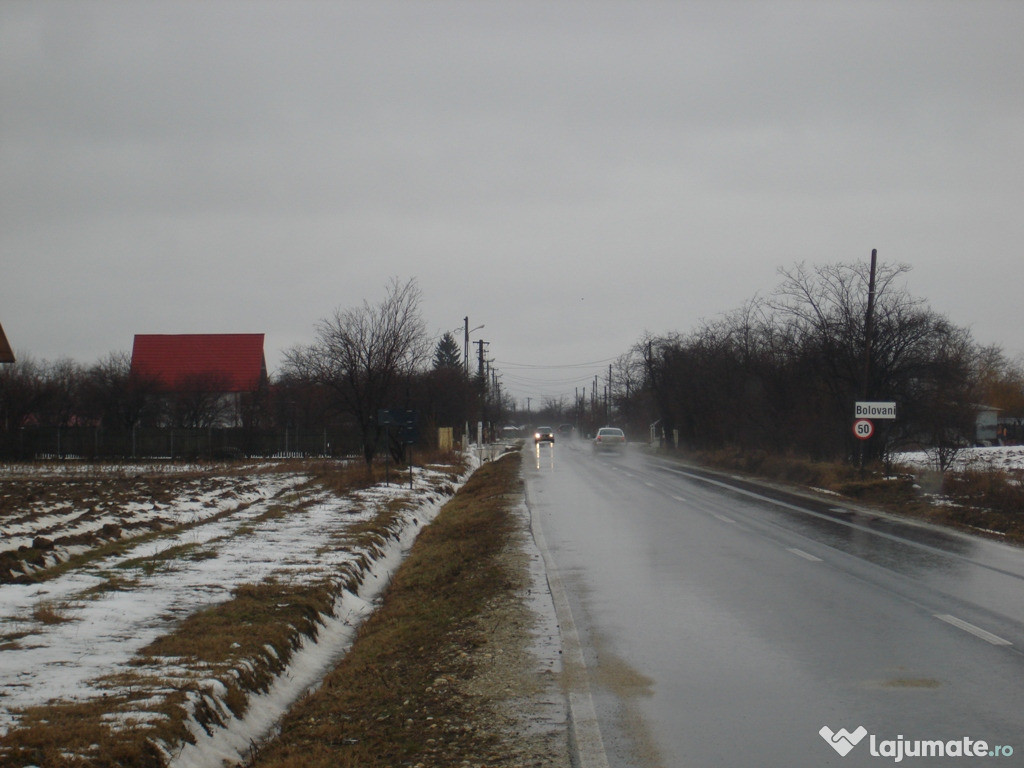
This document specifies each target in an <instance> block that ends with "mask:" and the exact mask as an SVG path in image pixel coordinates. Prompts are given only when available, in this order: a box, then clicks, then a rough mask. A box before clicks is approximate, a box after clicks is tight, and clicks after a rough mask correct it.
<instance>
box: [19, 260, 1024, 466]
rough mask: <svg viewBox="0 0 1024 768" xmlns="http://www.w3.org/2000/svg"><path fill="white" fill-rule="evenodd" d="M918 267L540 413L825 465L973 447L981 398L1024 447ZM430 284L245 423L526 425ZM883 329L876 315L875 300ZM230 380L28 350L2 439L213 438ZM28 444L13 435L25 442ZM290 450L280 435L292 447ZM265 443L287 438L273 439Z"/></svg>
mask: <svg viewBox="0 0 1024 768" xmlns="http://www.w3.org/2000/svg"><path fill="white" fill-rule="evenodd" d="M908 269H909V268H908V267H907V266H905V265H887V264H882V265H880V266H879V267H878V269H877V272H876V274H875V276H874V277H875V282H874V291H873V292H872V291H871V290H870V288H871V275H870V274H869V267H868V265H866V264H830V265H820V266H807V265H805V264H798V265H796V266H794V267H792V268H789V269H784V270H780V275H781V282H780V284H779V285H778V286H777V287H776V288H775V289H774V290H773V291H772V292H770V293H768V294H767V295H764V296H757V297H754V298H753V299H751V300H749V301H748V302H746V303H745V304H744V305H743V306H741V307H740V308H739V309H737V310H734V311H732V312H729V313H727V314H724V315H722V316H720V317H718V318H715V319H713V320H708V321H705V322H702V323H701V324H700V325H699V326H698V327H696V328H695V329H693V330H691V331H689V332H671V333H666V334H662V335H651V334H648V335H646V336H644V337H642V338H641V339H640V340H639V341H638V342H637V343H636V344H635V345H634V346H633V348H632V349H630V350H628V351H627V352H625V353H624V354H623V355H621V356H620V357H619V358H618V360H617V361H616V362H615V363H614V364H613V365H612V366H610V367H609V370H608V375H607V379H606V381H605V386H604V391H603V396H602V395H601V393H599V391H598V388H597V387H594V388H593V389H592V391H591V392H590V397H589V398H588V399H586V400H584V399H582V398H580V399H579V400H577V401H575V402H571V399H570V400H567V399H566V398H558V399H556V398H552V399H549V400H547V401H545V403H544V406H543V409H542V410H541V413H540V414H538V418H541V419H548V420H550V421H551V422H552V423H562V422H564V421H571V422H573V423H575V424H576V425H577V426H578V427H580V428H581V429H583V428H586V429H590V428H596V427H597V426H600V425H603V424H605V423H617V424H619V425H621V426H624V427H626V428H627V429H628V431H629V432H630V434H631V436H632V437H633V439H636V438H638V437H640V436H641V435H644V434H645V433H646V432H647V430H648V429H650V428H651V427H653V429H654V431H655V432H657V433H658V434H661V435H664V436H666V437H667V438H668V439H669V440H670V441H672V442H673V443H674V441H675V440H676V439H678V441H679V443H680V444H681V445H683V446H685V447H688V448H693V449H718V448H727V447H730V448H731V447H735V448H740V449H743V450H765V451H771V452H779V453H786V452H790V453H797V454H800V455H804V456H808V457H811V458H816V459H829V460H835V459H843V458H850V457H852V456H854V455H855V453H857V452H858V451H861V452H863V453H864V454H866V458H868V459H871V458H877V457H878V456H881V455H882V454H883V453H885V452H886V451H887V450H891V449H895V448H900V447H906V446H912V445H922V446H929V447H940V448H941V447H943V446H947V447H950V448H955V447H956V446H958V445H962V444H963V443H964V442H965V441H970V440H971V439H972V437H973V434H974V421H975V417H976V414H977V412H978V408H979V406H981V405H985V406H992V407H996V408H999V409H1000V412H1001V414H1002V415H1003V416H1004V417H1005V418H1007V419H1009V420H1010V421H1011V423H1012V424H1013V425H1015V426H1014V428H1015V429H1016V431H1017V435H1016V436H1017V438H1018V439H1019V438H1020V436H1021V435H1020V431H1021V430H1022V428H1024V366H1022V365H1021V363H1020V361H1011V360H1008V359H1007V357H1006V355H1005V354H1004V353H1003V352H1002V350H1000V349H999V348H998V347H992V346H987V347H986V346H981V345H978V344H977V343H976V342H975V341H974V340H973V339H972V337H971V334H970V332H969V331H967V330H966V329H964V328H960V327H957V326H956V325H954V324H953V323H951V322H950V321H949V320H948V318H946V317H945V316H943V315H941V314H939V313H938V312H936V311H934V310H932V309H931V308H930V307H929V306H928V304H927V303H926V302H925V301H924V300H922V299H920V298H917V297H914V296H913V295H911V294H910V293H909V291H908V290H907V289H906V287H905V285H904V284H903V277H904V275H905V274H906V273H907V271H908ZM421 300H422V296H421V293H420V290H419V288H418V286H417V284H416V282H415V280H409V281H406V282H401V281H399V280H397V279H395V280H392V281H391V282H390V283H389V285H388V287H387V290H386V293H385V296H384V298H383V299H382V300H381V301H380V302H378V303H370V302H368V301H364V302H363V304H362V305H360V306H357V307H353V308H348V309H339V310H337V311H336V312H335V313H334V314H333V315H331V316H330V317H328V318H325V319H323V320H321V321H320V322H319V323H318V324H317V325H316V327H315V329H314V336H313V339H312V341H311V342H310V343H308V344H302V345H297V346H295V347H293V348H291V349H289V350H287V351H286V353H285V355H284V364H283V366H282V368H281V371H280V372H279V373H278V374H277V375H276V376H275V377H274V378H273V379H272V380H271V381H270V382H269V386H267V387H266V388H264V389H263V390H261V391H257V392H251V393H245V394H244V395H243V396H242V397H241V398H240V401H238V402H235V403H234V404H233V407H234V412H235V415H236V418H240V419H241V424H240V426H241V427H242V428H243V429H245V430H263V431H266V430H277V431H279V432H281V433H282V434H283V436H284V438H283V439H284V442H285V444H286V445H287V444H288V441H289V435H297V434H306V435H309V434H312V433H317V434H319V433H321V432H322V433H323V435H324V437H323V440H322V441H321V442H322V444H323V448H324V450H325V451H327V450H328V442H329V441H328V439H327V434H328V431H329V430H330V431H331V432H332V433H334V434H348V435H351V436H352V439H351V440H347V441H341V442H340V443H338V442H337V441H336V442H335V446H334V448H333V450H340V449H341V445H342V444H344V446H345V448H346V449H348V448H349V447H351V446H355V447H356V449H357V450H358V451H359V452H360V453H361V454H362V456H363V458H364V459H365V460H366V461H367V462H369V461H372V460H373V457H374V456H375V455H377V454H378V453H379V452H380V451H381V450H382V449H383V450H389V451H391V452H392V453H393V454H394V455H395V457H396V459H402V458H403V453H404V445H405V443H406V441H407V440H408V439H410V435H409V434H408V433H402V432H401V431H396V430H394V429H392V428H391V427H389V426H388V425H387V424H385V423H382V422H381V420H380V418H379V416H380V413H381V411H383V410H392V409H396V410H400V411H415V412H416V413H417V414H418V423H417V427H418V435H417V437H418V438H419V440H420V441H421V442H425V443H430V442H433V441H434V439H435V438H434V436H435V434H436V429H435V428H436V427H439V426H452V427H455V428H456V431H457V433H460V434H461V431H462V429H463V428H464V427H465V426H466V425H469V426H470V428H471V429H472V428H474V427H475V425H476V423H477V422H478V421H479V422H484V423H486V424H488V425H489V426H490V427H492V428H493V429H495V430H496V429H497V428H499V427H500V426H501V425H503V424H505V423H507V421H509V420H510V419H511V418H512V414H513V413H514V412H515V404H514V402H512V401H511V400H510V398H509V397H508V395H507V394H503V393H502V392H501V390H500V388H499V387H498V386H496V384H495V382H489V381H488V380H487V376H486V374H484V375H479V374H470V373H469V370H468V366H466V365H465V361H464V360H463V359H462V356H461V354H460V350H459V345H458V343H457V342H456V341H455V338H454V337H453V336H452V335H451V334H450V333H446V334H444V335H443V336H442V337H441V339H440V341H436V342H435V341H434V339H433V338H432V337H431V336H430V334H428V333H427V330H426V325H425V323H424V321H423V317H422V314H421V311H420V304H421ZM869 303H870V304H871V305H872V306H871V310H872V311H871V313H870V314H871V320H870V322H868V314H869V313H868V305H869ZM217 392H218V384H217V382H216V381H211V380H207V379H197V380H194V381H190V382H186V384H185V385H183V386H179V387H178V388H177V389H176V391H174V392H167V391H161V389H160V388H159V387H158V386H157V385H156V383H154V382H148V381H145V380H139V379H138V378H135V377H133V376H132V375H131V360H130V356H129V355H128V354H127V353H112V354H110V355H108V356H107V357H105V358H104V359H102V360H100V361H99V362H97V363H95V364H93V365H89V366H85V365H81V364H78V363H75V362H73V361H71V360H59V361H56V362H45V361H43V362H37V361H34V360H32V359H31V358H30V357H23V358H22V359H20V360H19V362H17V363H15V364H13V365H6V366H0V430H2V431H3V433H6V434H7V435H8V436H9V435H10V434H11V433H13V432H18V431H23V430H25V429H30V428H56V429H60V428H71V427H89V426H92V427H94V428H97V429H98V428H100V427H102V428H103V429H104V430H113V431H121V432H128V431H132V430H137V429H139V428H157V427H171V428H179V429H211V428H213V427H215V426H217V425H221V424H223V423H224V419H225V410H224V409H225V407H226V404H225V401H224V398H223V397H220V396H218V395H217ZM858 400H884V401H895V402H896V403H897V404H898V409H899V411H898V418H897V419H896V420H895V421H891V422H884V423H880V424H879V426H880V427H881V429H880V434H879V435H878V436H877V437H876V438H873V439H872V440H871V441H869V442H867V443H866V444H865V443H861V442H859V441H857V440H856V439H855V438H854V436H853V433H852V431H851V425H852V421H853V418H852V417H853V404H854V402H855V401H858ZM8 442H10V441H8ZM279 442H280V441H279ZM262 444H263V445H266V444H269V443H267V442H266V441H264V442H263V443H262Z"/></svg>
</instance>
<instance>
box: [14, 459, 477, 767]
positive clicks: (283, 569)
mask: <svg viewBox="0 0 1024 768" xmlns="http://www.w3.org/2000/svg"><path fill="white" fill-rule="evenodd" d="M150 469H151V468H150ZM466 477H468V473H467V475H466V476H464V477H462V478H460V479H459V480H458V481H457V482H456V483H454V484H453V483H452V482H451V478H450V477H449V476H448V475H447V474H445V472H444V471H442V470H436V471H435V470H431V469H417V471H416V473H415V476H414V481H413V487H412V488H410V487H409V483H408V482H406V483H405V484H404V485H403V486H394V485H390V486H387V485H378V486H375V487H373V488H370V489H367V490H365V491H359V492H354V493H351V494H349V495H347V496H344V497H339V496H335V495H333V494H330V493H328V492H326V491H324V490H323V489H321V488H319V487H318V486H312V485H306V484H304V481H305V479H306V478H304V477H301V476H297V475H285V474H276V475H275V474H271V473H255V474H249V475H247V476H245V477H238V478H237V479H236V480H234V481H231V482H233V483H237V489H238V491H239V495H238V496H234V497H233V499H232V494H226V495H224V494H222V495H221V496H219V497H218V500H217V503H216V504H215V505H210V499H206V498H199V497H193V496H191V495H188V498H183V499H181V500H180V504H179V503H178V502H176V503H175V504H173V505H170V506H171V507H174V509H171V510H169V512H170V514H172V515H173V516H174V517H176V518H179V519H182V518H188V519H192V520H194V524H192V525H190V526H189V527H187V528H186V529H184V530H182V531H180V532H178V533H174V534H165V535H161V536H159V537H158V538H156V539H155V540H151V541H147V542H145V543H141V544H138V545H137V546H134V547H131V548H130V549H129V550H128V551H126V552H124V553H122V554H119V555H116V556H112V557H107V558H103V559H99V560H94V561H92V562H89V563H88V564H85V565H82V566H80V567H78V568H76V569H75V570H72V571H69V572H68V573H65V574H63V575H60V576H58V577H56V578H53V579H51V580H48V581H44V582H41V583H37V584H3V585H0V645H2V646H4V648H3V652H2V653H0V699H2V703H3V707H2V708H0V735H3V734H4V733H6V732H8V730H9V729H11V728H14V727H17V723H18V715H17V710H19V709H22V708H25V707H32V706H37V705H44V704H47V703H48V702H51V701H78V700H89V699H94V698H97V697H101V696H104V695H105V694H109V693H110V692H111V687H110V686H111V683H110V680H111V675H113V674H117V673H118V672H120V671H128V670H129V669H133V668H132V667H131V666H130V662H131V661H132V658H133V657H134V656H135V655H136V653H137V652H138V651H139V650H140V649H141V648H143V647H144V646H146V645H148V644H149V643H151V642H152V641H153V640H155V639H156V638H158V637H159V636H161V635H163V634H166V633H167V632H168V631H170V630H171V629H172V628H173V627H174V626H175V625H176V624H177V623H178V622H179V621H181V620H182V619H184V618H185V617H187V616H189V615H191V614H192V613H195V612H196V611H199V610H201V609H203V608H205V607H208V606H210V605H213V604H217V603H220V602H223V601H225V600H227V599H229V598H230V596H231V594H232V591H233V590H234V589H235V588H236V587H238V586H239V585H242V584H253V583H259V582H262V581H265V580H266V579H268V578H271V577H273V578H278V579H282V580H286V581H288V582H290V583H295V582H300V583H301V582H310V583H312V582H314V581H318V580H319V581H322V580H323V579H325V578H328V577H329V576H331V575H336V574H337V573H338V572H339V567H340V566H342V565H344V564H346V563H347V564H351V563H353V562H355V561H357V559H358V558H360V556H362V557H366V556H369V563H368V564H367V565H364V578H363V579H362V582H361V584H362V586H361V587H360V588H359V591H358V594H352V593H350V592H347V591H344V592H342V593H341V594H340V595H339V596H338V598H337V599H336V603H335V607H334V613H333V615H332V616H329V617H327V618H326V619H325V620H324V621H325V624H324V626H323V627H322V628H321V629H320V631H319V632H318V633H317V638H316V641H313V640H311V639H308V638H307V639H306V640H305V641H304V642H303V644H302V645H301V647H300V648H299V649H298V651H297V652H296V653H295V655H294V656H293V658H292V659H290V661H289V666H288V668H287V669H286V670H285V672H284V673H283V674H281V675H280V676H279V678H278V679H277V681H276V682H275V683H274V684H273V685H272V687H271V689H270V690H269V691H268V693H266V694H263V695H260V696H255V697H253V698H252V700H251V702H250V705H249V708H248V711H247V713H246V715H245V717H244V718H242V719H238V718H235V717H234V716H233V715H231V714H230V712H229V710H228V709H227V707H226V705H224V703H223V695H222V694H223V692H222V691H221V692H218V687H219V688H223V685H222V684H221V683H219V682H218V681H216V680H210V681H209V683H210V685H208V686H206V687H205V688H203V692H202V694H201V699H202V700H203V702H202V703H204V704H205V705H206V706H208V707H211V708H214V709H216V710H218V711H220V712H221V713H222V714H223V715H224V717H223V719H224V721H225V722H226V723H227V724H228V727H227V728H226V729H223V728H214V729H212V730H211V731H210V732H209V733H208V732H207V730H205V729H204V728H203V727H201V726H199V725H198V724H196V727H195V728H194V732H195V735H196V737H197V744H196V745H192V746H188V747H186V748H184V749H182V748H181V747H180V746H177V747H171V746H170V745H168V747H169V749H172V750H173V751H174V754H173V755H172V753H171V752H168V756H169V757H170V756H173V757H174V761H175V762H174V764H175V765H179V766H188V767H189V768H199V767H200V766H206V765H209V766H215V765H216V766H219V765H221V761H222V760H224V759H231V760H237V759H239V757H240V756H244V754H245V751H246V750H247V749H248V748H249V746H250V744H251V743H252V741H253V740H257V739H258V738H260V737H262V736H264V735H265V734H266V733H267V731H268V729H269V728H271V727H272V725H273V724H274V723H275V722H276V721H277V720H278V719H279V718H280V716H281V715H282V714H283V713H284V711H286V709H287V707H288V706H289V705H290V704H291V703H292V702H293V701H294V700H295V698H296V697H297V696H299V695H300V694H301V693H302V692H303V691H305V690H307V689H308V688H309V687H310V686H311V685H314V684H315V683H316V682H317V681H318V680H319V679H320V678H321V677H322V675H323V674H324V673H325V672H326V671H327V670H328V669H329V668H330V666H331V665H332V664H333V663H334V662H335V661H336V660H337V659H338V657H339V656H340V655H342V654H343V653H344V652H345V650H347V648H348V646H349V644H350V643H351V638H352V636H353V634H354V631H355V628H356V627H357V626H358V625H359V624H360V623H361V622H362V620H363V619H364V618H365V616H366V615H368V614H369V612H370V611H371V610H372V604H373V601H374V600H375V599H376V598H377V596H378V595H379V593H380V592H381V591H382V590H383V588H384V586H385V585H386V584H387V582H388V581H389V579H390V576H391V574H392V572H393V571H394V569H395V568H396V567H397V565H398V564H399V562H400V561H401V559H402V557H403V556H404V553H405V552H406V551H407V550H408V548H409V547H410V546H411V544H412V541H413V540H414V539H415V537H416V535H418V533H419V531H420V530H421V529H422V527H423V526H424V525H426V524H427V523H428V522H429V521H430V520H432V519H433V517H434V516H435V515H436V514H437V512H438V511H439V510H440V508H441V506H442V505H443V503H444V502H445V501H447V498H448V494H450V493H452V492H454V490H455V487H457V486H458V485H461V483H462V482H464V481H465V479H466ZM219 480H221V481H223V480H224V479H223V478H220V479H219ZM441 488H443V489H444V490H443V491H440V490H439V489H441ZM218 490H219V492H222V491H223V490H224V489H223V488H219V489H218ZM396 498H398V499H408V500H410V501H411V502H412V504H411V505H410V506H409V507H407V508H405V510H404V511H403V512H402V513H401V518H400V520H399V521H398V522H397V524H396V535H395V537H394V539H393V540H392V541H391V542H389V544H388V545H387V546H386V547H384V548H383V550H382V551H375V552H352V551H350V550H349V549H347V548H345V547H339V545H338V542H339V540H343V539H344V535H345V532H346V530H348V529H349V528H351V526H352V525H354V524H356V523H358V522H361V521H365V520H367V519H369V518H371V517H373V516H374V515H375V514H376V513H377V511H378V510H379V509H380V508H381V507H382V506H383V505H385V504H387V503H388V502H389V501H391V500H394V499H396ZM196 499H198V501H196ZM144 506H145V505H140V508H139V509H138V510H133V509H127V510H124V509H123V510H122V514H129V515H130V514H145V513H146V510H145V509H143V507H144ZM282 507H283V508H285V510H286V512H285V513H281V509H282ZM208 509H212V510H213V512H210V513H207V510H208ZM38 511H39V515H40V517H39V519H40V520H48V519H50V518H52V517H53V515H51V514H50V513H49V512H48V511H46V510H38ZM17 525H18V526H19V527H18V528H17V529H16V531H17V533H16V535H17V536H18V537H20V538H21V539H25V538H31V537H32V536H33V535H34V532H33V530H32V528H31V525H30V524H29V523H28V522H27V521H21V522H19V523H18V524H17ZM36 530H38V529H36ZM165 555H166V557H164V556H165ZM112 575H113V576H116V579H117V581H116V584H115V585H113V586H112V585H111V581H110V580H111V576H112ZM45 617H49V619H50V620H45ZM134 671H135V672H138V671H139V670H138V668H137V667H136V668H134ZM163 672H164V673H166V675H167V678H168V679H172V680H173V679H175V678H176V677H180V678H181V679H189V680H191V681H192V682H193V684H194V683H195V681H196V679H197V672H198V671H197V670H188V669H181V670H175V669H173V668H172V669H165V670H163ZM200 679H201V678H200ZM134 706H135V707H136V708H137V710H138V711H132V712H128V713H117V714H116V715H115V714H114V713H111V718H113V720H112V722H114V721H116V722H118V723H121V724H124V725H126V726H129V727H130V725H131V724H132V723H144V722H146V721H147V719H151V718H152V717H153V716H154V715H153V713H151V712H146V710H145V702H144V701H143V702H134Z"/></svg>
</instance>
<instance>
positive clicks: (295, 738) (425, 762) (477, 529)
mask: <svg viewBox="0 0 1024 768" xmlns="http://www.w3.org/2000/svg"><path fill="white" fill-rule="evenodd" d="M519 461H520V457H519V454H513V455H507V456H505V457H504V458H502V459H500V460H498V461H495V462H492V463H490V464H487V465H485V466H484V467H482V468H481V469H480V470H478V471H477V472H476V473H475V474H474V475H473V477H472V478H471V479H470V480H469V481H468V482H467V483H466V485H465V486H464V487H463V489H462V490H461V491H460V492H459V493H458V494H457V495H456V496H455V497H454V498H453V499H452V500H451V501H450V502H448V504H447V505H446V506H445V507H444V509H443V510H442V511H441V513H440V514H439V515H438V517H437V518H436V519H435V520H434V522H433V523H432V524H431V525H430V526H428V527H427V528H426V529H424V531H423V532H422V533H421V534H420V536H419V538H418V539H417V542H416V545H415V547H414V548H413V550H412V552H411V554H410V556H409V557H408V559H407V560H406V562H405V563H404V564H403V566H402V568H401V569H400V570H399V572H398V574H397V575H396V577H395V579H394V581H393V583H392V584H391V586H390V587H389V589H388V591H387V593H386V597H385V599H384V602H383V605H382V606H381V608H380V609H379V610H378V611H377V612H376V613H375V614H374V615H373V616H372V617H371V618H370V619H369V620H368V621H367V622H366V624H364V625H363V627H362V628H361V629H360V631H359V634H358V637H357V640H356V642H355V644H354V645H353V647H352V649H351V650H350V652H349V653H348V654H347V655H346V657H345V658H344V660H343V661H342V662H341V663H340V664H339V666H338V667H337V668H336V669H335V670H334V671H333V672H332V673H331V674H330V675H329V676H328V677H327V679H326V680H325V681H324V684H323V686H322V687H321V688H320V689H319V690H318V691H317V692H316V693H314V694H312V695H310V696H308V697H307V698H306V699H304V700H303V701H302V702H301V703H300V704H299V705H298V706H296V707H295V708H294V709H293V711H292V712H291V713H290V714H289V715H288V717H287V718H286V719H285V721H284V723H283V724H282V728H281V733H280V735H279V737H278V738H277V739H276V740H274V741H273V742H271V743H270V744H268V745H266V746H265V747H264V749H263V750H262V751H261V752H260V754H259V755H258V757H257V759H256V760H255V763H254V765H256V766H259V768H289V767H292V766H303V768H307V767H308V768H317V767H318V766H325V767H326V766H330V767H331V768H343V767H344V766H361V767H362V768H374V766H397V765H420V766H450V765H460V764H463V761H469V762H468V763H467V764H474V765H480V764H488V765H494V764H496V763H495V762H494V761H496V760H500V754H501V739H502V735H501V734H499V733H497V732H495V731H493V730H489V729H481V728H480V727H479V719H478V714H479V706H480V703H479V702H471V701H470V700H469V699H468V697H466V696H465V695H463V694H460V693H459V690H458V686H457V685H455V683H456V682H457V681H458V680H460V679H465V678H468V677H470V676H471V675H472V672H473V658H474V655H473V654H474V651H475V650H477V649H479V648H480V647H481V646H485V645H486V644H487V642H488V633H487V631H486V628H485V627H482V626H480V624H479V622H478V621H475V619H478V618H479V616H480V615H481V614H482V612H484V611H485V610H486V606H487V605H488V603H489V601H491V600H492V599H494V598H495V597H497V596H498V595H500V594H502V593H505V592H508V591H509V589H510V587H511V585H510V574H509V573H508V571H507V570H506V569H505V568H504V567H503V566H502V564H501V561H500V558H499V554H500V553H501V551H502V549H503V548H504V547H505V546H506V545H507V542H508V537H509V535H510V532H511V531H512V528H513V525H514V522H513V518H512V515H511V509H512V506H513V505H514V504H516V503H517V499H518V492H519V490H520V479H519Z"/></svg>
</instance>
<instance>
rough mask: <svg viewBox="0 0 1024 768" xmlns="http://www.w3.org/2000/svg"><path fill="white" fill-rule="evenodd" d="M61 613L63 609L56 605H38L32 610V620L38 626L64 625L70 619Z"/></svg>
mask: <svg viewBox="0 0 1024 768" xmlns="http://www.w3.org/2000/svg"><path fill="white" fill-rule="evenodd" d="M63 611H64V607H63V606H61V605H57V604H56V603H39V604H38V605H36V607H35V608H33V609H32V618H33V619H34V620H35V621H38V622H39V623H40V624H46V625H54V624H64V623H65V622H68V621H71V619H70V618H68V617H67V616H65V615H64V612H63Z"/></svg>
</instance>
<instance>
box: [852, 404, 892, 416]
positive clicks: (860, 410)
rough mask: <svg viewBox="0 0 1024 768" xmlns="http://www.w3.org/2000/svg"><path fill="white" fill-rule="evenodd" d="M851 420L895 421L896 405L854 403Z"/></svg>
mask: <svg viewBox="0 0 1024 768" xmlns="http://www.w3.org/2000/svg"><path fill="white" fill-rule="evenodd" d="M853 418H855V419H895V418H896V403H894V402H882V403H864V402H859V403H854V409H853Z"/></svg>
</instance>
